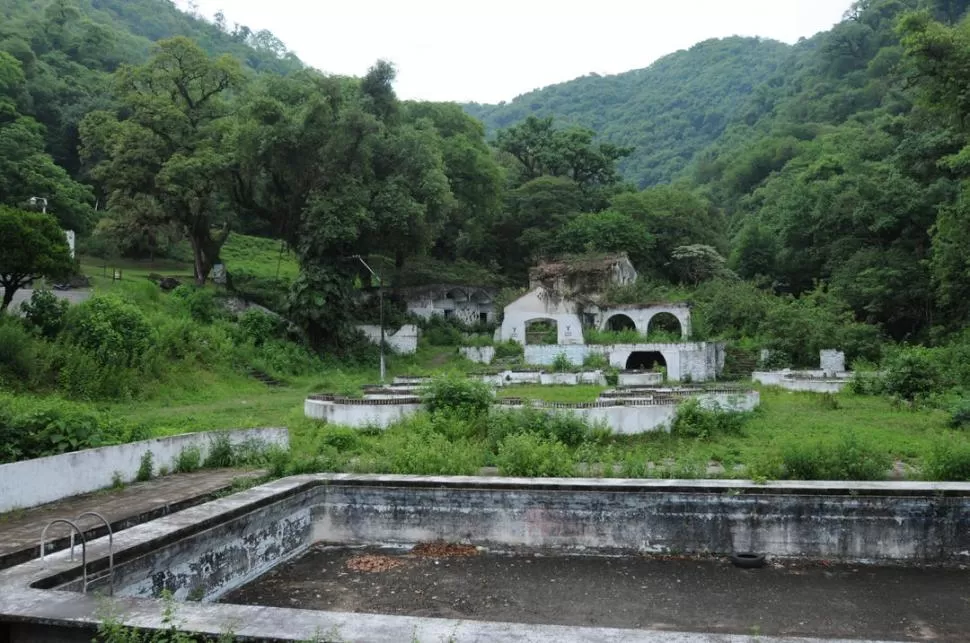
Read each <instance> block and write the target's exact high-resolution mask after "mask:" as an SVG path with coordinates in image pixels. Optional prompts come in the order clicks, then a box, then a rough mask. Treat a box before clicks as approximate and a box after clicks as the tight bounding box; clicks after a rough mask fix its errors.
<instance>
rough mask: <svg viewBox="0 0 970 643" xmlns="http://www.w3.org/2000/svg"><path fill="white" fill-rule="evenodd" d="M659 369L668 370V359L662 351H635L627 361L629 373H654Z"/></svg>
mask: <svg viewBox="0 0 970 643" xmlns="http://www.w3.org/2000/svg"><path fill="white" fill-rule="evenodd" d="M657 367H663V368H667V358H666V357H664V355H663V353H661V352H660V351H633V352H632V353H630V356H629V357H627V359H626V370H628V371H652V370H654V369H655V368H657Z"/></svg>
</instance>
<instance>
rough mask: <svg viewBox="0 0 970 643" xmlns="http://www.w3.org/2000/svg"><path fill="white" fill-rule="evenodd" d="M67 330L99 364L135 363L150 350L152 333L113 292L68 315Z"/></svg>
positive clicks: (143, 320) (131, 308)
mask: <svg viewBox="0 0 970 643" xmlns="http://www.w3.org/2000/svg"><path fill="white" fill-rule="evenodd" d="M66 333H67V337H68V338H69V340H70V341H71V342H72V343H73V344H75V345H76V346H80V347H81V348H83V349H85V350H87V351H88V352H89V353H91V354H92V355H93V356H94V357H95V358H96V359H97V361H98V362H99V363H100V364H102V365H105V366H107V365H113V366H135V365H136V364H138V362H139V361H140V360H141V359H142V358H143V357H144V356H145V354H146V353H147V352H148V351H149V350H150V348H151V345H152V339H153V335H154V333H153V332H152V327H151V326H150V325H149V323H148V320H147V319H146V318H145V315H143V314H142V312H141V311H140V310H138V309H137V308H135V307H134V306H132V305H131V304H128V303H126V302H125V301H123V300H122V299H120V298H119V297H116V296H113V295H102V296H98V297H94V298H93V299H89V300H88V301H86V302H84V303H82V304H79V305H77V306H75V307H74V308H72V309H71V310H70V311H69V312H68V315H67V324H66Z"/></svg>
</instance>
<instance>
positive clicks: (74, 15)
mask: <svg viewBox="0 0 970 643" xmlns="http://www.w3.org/2000/svg"><path fill="white" fill-rule="evenodd" d="M175 36H186V37H188V38H191V39H192V40H194V41H196V42H198V43H199V44H200V45H201V46H202V48H203V49H205V50H206V51H207V53H209V54H210V55H214V54H229V55H231V56H233V57H235V58H237V59H239V60H240V61H242V62H243V64H244V65H245V66H246V67H248V68H249V69H250V70H252V71H253V72H265V73H276V74H286V73H289V72H292V71H295V70H297V69H300V68H302V66H303V65H302V63H301V62H300V61H299V59H297V58H296V56H294V55H293V54H291V53H290V52H288V51H287V49H286V47H285V46H284V45H283V43H282V42H281V41H280V40H279V39H278V38H276V37H275V36H274V35H273V34H272V33H270V32H268V31H255V32H254V31H252V30H251V29H249V28H248V27H245V26H242V25H233V26H229V25H227V24H224V22H220V21H218V20H217V21H215V22H208V21H206V20H202V19H201V18H199V17H196V16H192V15H189V14H186V13H183V12H182V11H180V10H179V9H178V8H177V7H176V6H175V4H174V3H173V2H171V0H49V1H46V2H37V1H36V0H0V52H6V53H7V54H9V55H11V56H13V57H14V58H15V59H17V61H19V63H20V66H21V68H22V73H23V76H24V77H25V78H24V80H25V85H24V88H23V91H20V90H18V92H19V93H18V94H17V95H16V96H14V97H13V100H14V101H15V103H16V106H17V111H18V112H19V113H20V114H23V115H26V116H30V117H32V118H34V119H35V120H36V121H37V122H39V123H40V124H41V125H43V126H44V138H45V147H46V150H47V151H48V152H49V153H50V154H51V156H52V157H53V158H54V161H55V162H56V163H57V164H58V165H59V166H61V167H63V168H65V169H66V170H67V171H68V172H69V173H71V174H72V175H74V176H78V175H79V174H80V173H81V171H82V167H81V160H80V157H79V154H78V143H79V142H80V139H79V136H78V131H77V125H78V123H79V122H80V120H81V118H83V117H84V115H85V114H87V113H88V112H91V111H93V110H95V109H103V108H106V107H108V106H109V104H110V100H111V99H110V98H109V97H110V95H111V93H112V92H111V87H110V82H111V79H110V75H111V73H112V72H113V71H115V70H116V69H117V68H118V67H119V66H120V65H122V64H126V63H127V64H140V63H143V62H144V61H145V60H147V59H148V56H149V54H150V52H151V48H152V43H153V42H155V41H158V40H162V39H165V38H172V37H175ZM17 74H18V75H19V74H20V72H17ZM0 84H2V83H0ZM3 89H4V88H3V87H0V93H2V90H3ZM2 196H3V195H2V194H0V198H2Z"/></svg>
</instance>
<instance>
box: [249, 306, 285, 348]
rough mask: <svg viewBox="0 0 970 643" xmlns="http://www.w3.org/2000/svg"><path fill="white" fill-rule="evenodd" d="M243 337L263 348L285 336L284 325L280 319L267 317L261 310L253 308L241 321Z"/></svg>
mask: <svg viewBox="0 0 970 643" xmlns="http://www.w3.org/2000/svg"><path fill="white" fill-rule="evenodd" d="M239 328H240V330H241V331H242V333H243V336H244V337H245V338H246V339H247V340H249V341H251V342H252V343H253V344H255V345H256V346H262V345H263V344H264V343H266V342H267V341H269V340H270V339H274V338H279V337H282V335H283V323H282V320H281V319H280V318H279V317H274V316H273V315H267V314H266V313H264V312H263V311H261V310H258V309H255V308H251V309H249V310H247V311H246V312H245V313H243V315H242V317H241V318H240V319H239Z"/></svg>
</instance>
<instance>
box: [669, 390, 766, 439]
mask: <svg viewBox="0 0 970 643" xmlns="http://www.w3.org/2000/svg"><path fill="white" fill-rule="evenodd" d="M747 419H748V414H747V413H737V412H733V411H725V410H722V409H706V408H704V407H703V406H701V404H700V402H699V401H697V400H687V401H686V402H684V403H683V404H681V405H680V406H679V407H678V408H677V416H676V417H675V418H674V422H673V426H672V427H671V433H672V434H673V435H675V436H678V437H685V438H697V439H701V440H707V439H710V438H713V437H716V436H720V435H740V434H741V432H742V430H743V429H744V423H745V422H746V421H747Z"/></svg>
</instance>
